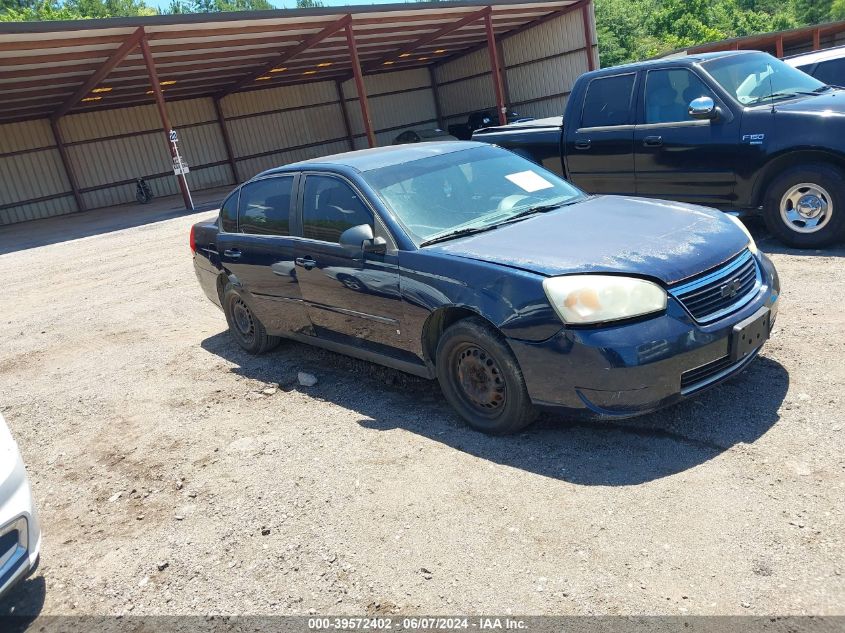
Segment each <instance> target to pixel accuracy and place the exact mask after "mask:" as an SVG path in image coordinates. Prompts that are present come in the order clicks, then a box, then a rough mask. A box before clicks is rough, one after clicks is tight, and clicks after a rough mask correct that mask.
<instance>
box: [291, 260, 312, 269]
mask: <svg viewBox="0 0 845 633" xmlns="http://www.w3.org/2000/svg"><path fill="white" fill-rule="evenodd" d="M293 261H294V263H295V264H296V265H297V266H302V267H303V268H304V269H305V270H311V269H312V268H314V266H316V265H317V262H316V261H314V260H313V259H311V258H310V257H297V258H296V259H295V260H293Z"/></svg>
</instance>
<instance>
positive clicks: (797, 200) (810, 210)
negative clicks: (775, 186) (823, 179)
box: [780, 182, 833, 233]
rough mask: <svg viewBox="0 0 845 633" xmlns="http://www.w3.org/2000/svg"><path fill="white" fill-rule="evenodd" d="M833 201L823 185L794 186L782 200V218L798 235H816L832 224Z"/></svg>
mask: <svg viewBox="0 0 845 633" xmlns="http://www.w3.org/2000/svg"><path fill="white" fill-rule="evenodd" d="M832 215H833V199H832V198H831V197H830V194H829V193H828V192H827V190H826V189H825V188H824V187H822V186H821V185H817V184H815V183H810V182H802V183H799V184H797V185H793V186H792V187H790V188H789V190H787V192H786V193H785V194H783V198H781V200H780V217H781V219H782V220H783V222H784V224H786V225H787V226H788V227H789V228H790V229H791V230H793V231H795V232H796V233H815V232H816V231H821V230H822V229H823V228H824V227H825V226H827V224H828V223H829V222H830V218H831V216H832Z"/></svg>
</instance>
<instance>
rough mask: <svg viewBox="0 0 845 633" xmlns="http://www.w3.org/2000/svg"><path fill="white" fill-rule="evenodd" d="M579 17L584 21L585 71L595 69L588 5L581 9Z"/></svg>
mask: <svg viewBox="0 0 845 633" xmlns="http://www.w3.org/2000/svg"><path fill="white" fill-rule="evenodd" d="M581 17H582V18H583V19H584V50H585V51H587V70H588V71H591V70H595V69H596V60H595V59H594V58H593V28H592V21H591V20H590V3H589V2H588V3H587V4H585V5H584V6H583V7H581Z"/></svg>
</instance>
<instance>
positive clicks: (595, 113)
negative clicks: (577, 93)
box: [581, 73, 637, 127]
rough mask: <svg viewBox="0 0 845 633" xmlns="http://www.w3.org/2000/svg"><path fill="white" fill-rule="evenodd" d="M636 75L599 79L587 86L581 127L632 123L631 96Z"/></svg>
mask: <svg viewBox="0 0 845 633" xmlns="http://www.w3.org/2000/svg"><path fill="white" fill-rule="evenodd" d="M636 76H637V75H636V73H630V74H626V75H614V76H613V77H599V78H597V79H593V80H592V81H591V82H590V85H589V86H587V94H586V96H585V97H584V109H583V110H582V111H581V127H605V126H612V125H626V124H628V123H630V122H631V95H632V94H633V92H634V79H636Z"/></svg>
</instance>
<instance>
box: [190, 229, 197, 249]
mask: <svg viewBox="0 0 845 633" xmlns="http://www.w3.org/2000/svg"><path fill="white" fill-rule="evenodd" d="M190 244H191V252H192V253H196V252H197V238H196V235H194V227H193V226H192V227H191V237H190Z"/></svg>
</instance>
